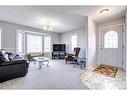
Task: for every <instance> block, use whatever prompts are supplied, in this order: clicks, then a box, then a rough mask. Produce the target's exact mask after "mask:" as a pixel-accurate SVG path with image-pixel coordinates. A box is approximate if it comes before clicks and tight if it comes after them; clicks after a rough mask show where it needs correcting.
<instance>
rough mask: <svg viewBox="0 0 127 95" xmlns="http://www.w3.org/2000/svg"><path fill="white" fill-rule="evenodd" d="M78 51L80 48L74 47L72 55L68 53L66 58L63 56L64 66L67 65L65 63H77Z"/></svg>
mask: <svg viewBox="0 0 127 95" xmlns="http://www.w3.org/2000/svg"><path fill="white" fill-rule="evenodd" d="M80 49H81V48H80V47H76V48H74V52H73V53H68V54H67V56H65V61H66V64H67V61H76V62H77V57H78V55H79V52H80Z"/></svg>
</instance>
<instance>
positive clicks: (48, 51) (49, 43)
mask: <svg viewBox="0 0 127 95" xmlns="http://www.w3.org/2000/svg"><path fill="white" fill-rule="evenodd" d="M43 37H44V40H43V43H44V45H43V48H44V52H51V36H43ZM46 37H49V50H45V38H46Z"/></svg>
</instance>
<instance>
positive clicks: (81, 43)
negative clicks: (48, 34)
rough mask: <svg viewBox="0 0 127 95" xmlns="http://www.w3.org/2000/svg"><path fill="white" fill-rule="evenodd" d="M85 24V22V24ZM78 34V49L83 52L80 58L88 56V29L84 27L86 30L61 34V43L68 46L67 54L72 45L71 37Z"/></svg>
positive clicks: (81, 29)
mask: <svg viewBox="0 0 127 95" xmlns="http://www.w3.org/2000/svg"><path fill="white" fill-rule="evenodd" d="M84 23H85V22H84ZM74 34H77V44H78V47H80V48H81V51H80V53H79V56H80V57H85V56H86V52H85V51H86V50H85V49H86V47H87V42H86V41H87V40H86V27H85V25H84V28H80V29H76V30H73V31H68V32H65V33H61V34H60V38H61V39H60V43H63V44H66V50H67V52H68V51H70V48H71V47H70V46H71V45H70V44H71V36H72V35H74Z"/></svg>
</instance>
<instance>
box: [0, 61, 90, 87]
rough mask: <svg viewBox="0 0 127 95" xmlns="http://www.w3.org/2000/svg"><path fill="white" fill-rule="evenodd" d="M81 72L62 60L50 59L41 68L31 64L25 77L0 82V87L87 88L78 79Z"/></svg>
mask: <svg viewBox="0 0 127 95" xmlns="http://www.w3.org/2000/svg"><path fill="white" fill-rule="evenodd" d="M83 72H84V70H81V69H80V67H79V66H77V67H75V68H74V67H73V64H68V65H66V64H65V63H64V61H63V60H51V61H50V67H46V68H42V69H38V65H37V64H31V65H30V68H29V73H28V74H27V75H26V76H25V77H22V78H17V79H13V80H9V81H6V82H4V83H0V89H88V88H87V87H86V86H84V84H82V82H81V80H80V75H81V74H82V73H83Z"/></svg>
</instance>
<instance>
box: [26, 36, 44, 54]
mask: <svg viewBox="0 0 127 95" xmlns="http://www.w3.org/2000/svg"><path fill="white" fill-rule="evenodd" d="M27 52H42V36H39V35H32V34H27Z"/></svg>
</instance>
